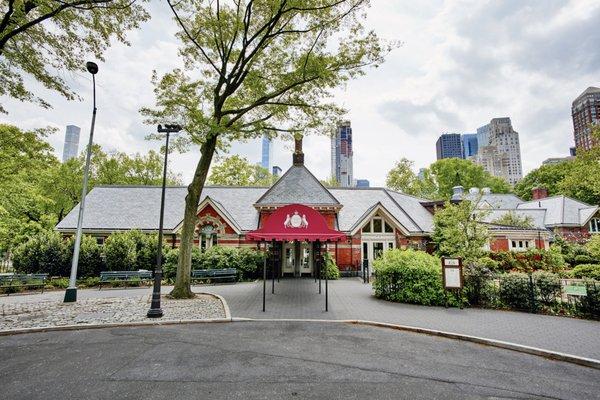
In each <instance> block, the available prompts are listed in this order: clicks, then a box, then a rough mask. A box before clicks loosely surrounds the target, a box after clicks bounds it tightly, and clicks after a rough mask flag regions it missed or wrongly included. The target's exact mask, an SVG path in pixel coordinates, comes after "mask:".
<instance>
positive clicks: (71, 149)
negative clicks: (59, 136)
mask: <svg viewBox="0 0 600 400" xmlns="http://www.w3.org/2000/svg"><path fill="white" fill-rule="evenodd" d="M80 133H81V128H80V127H78V126H75V125H67V131H66V133H65V145H64V147H63V158H62V160H63V162H67V161H69V160H70V159H71V158H75V157H77V152H78V151H79V134H80Z"/></svg>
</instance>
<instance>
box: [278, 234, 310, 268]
mask: <svg viewBox="0 0 600 400" xmlns="http://www.w3.org/2000/svg"><path fill="white" fill-rule="evenodd" d="M281 270H282V272H283V274H284V275H288V276H289V275H292V276H302V275H312V273H313V251H312V243H307V242H302V243H298V242H288V243H284V244H283V257H282V269H281Z"/></svg>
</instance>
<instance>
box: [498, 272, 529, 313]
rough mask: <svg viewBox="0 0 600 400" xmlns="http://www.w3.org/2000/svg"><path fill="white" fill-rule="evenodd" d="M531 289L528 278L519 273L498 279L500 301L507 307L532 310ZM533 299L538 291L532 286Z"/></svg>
mask: <svg viewBox="0 0 600 400" xmlns="http://www.w3.org/2000/svg"><path fill="white" fill-rule="evenodd" d="M531 291H532V287H531V285H530V282H529V276H528V275H527V274H523V273H520V272H515V273H510V274H506V275H503V276H502V277H501V278H500V291H499V296H500V301H501V302H502V304H504V305H505V306H507V307H510V308H515V309H517V310H530V309H531V308H532V303H531V301H532V296H531ZM533 293H534V295H533V298H535V297H536V296H537V295H538V293H539V291H538V290H536V286H535V285H533Z"/></svg>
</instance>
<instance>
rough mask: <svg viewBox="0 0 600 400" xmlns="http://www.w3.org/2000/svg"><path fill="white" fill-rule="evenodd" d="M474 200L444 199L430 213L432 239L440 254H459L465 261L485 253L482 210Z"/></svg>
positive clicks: (487, 237)
mask: <svg viewBox="0 0 600 400" xmlns="http://www.w3.org/2000/svg"><path fill="white" fill-rule="evenodd" d="M475 204H476V202H470V201H462V202H460V203H458V204H451V203H449V202H447V203H446V205H445V206H444V208H443V209H441V210H438V211H437V212H436V213H435V214H434V216H433V223H434V229H433V235H432V238H433V241H434V242H435V243H437V244H438V253H439V255H441V256H451V257H462V258H463V259H464V260H465V262H466V261H471V260H477V259H479V258H480V257H482V256H483V255H484V254H485V250H483V246H484V245H485V244H486V243H487V242H488V240H489V233H488V230H487V228H486V227H485V225H484V224H482V222H483V218H484V216H485V212H482V211H479V210H477V209H476V208H475Z"/></svg>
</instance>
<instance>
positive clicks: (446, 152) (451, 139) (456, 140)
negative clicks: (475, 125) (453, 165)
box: [435, 133, 463, 160]
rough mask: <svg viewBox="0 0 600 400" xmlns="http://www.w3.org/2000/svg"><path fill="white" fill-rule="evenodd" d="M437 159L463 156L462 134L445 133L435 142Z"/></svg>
mask: <svg viewBox="0 0 600 400" xmlns="http://www.w3.org/2000/svg"><path fill="white" fill-rule="evenodd" d="M435 150H436V154H437V159H438V160H441V159H442V158H453V157H454V158H463V155H462V154H463V152H462V143H461V139H460V134H458V133H444V134H443V135H442V136H440V137H439V138H438V140H437V142H436V143H435Z"/></svg>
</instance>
